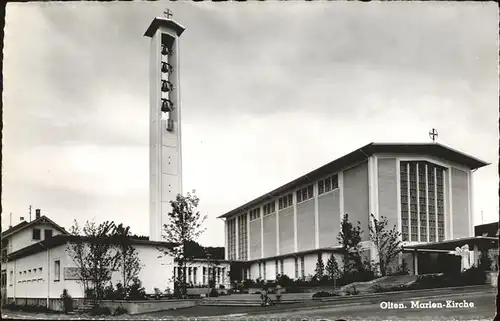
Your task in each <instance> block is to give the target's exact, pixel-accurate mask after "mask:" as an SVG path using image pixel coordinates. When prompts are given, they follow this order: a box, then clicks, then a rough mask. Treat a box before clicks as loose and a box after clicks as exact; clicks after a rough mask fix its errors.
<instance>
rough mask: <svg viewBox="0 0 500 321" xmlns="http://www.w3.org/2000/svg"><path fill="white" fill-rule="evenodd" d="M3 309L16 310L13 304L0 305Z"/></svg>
mask: <svg viewBox="0 0 500 321" xmlns="http://www.w3.org/2000/svg"><path fill="white" fill-rule="evenodd" d="M2 308H3V309H6V310H11V311H16V310H17V309H18V307H17V305H16V304H15V303H14V302H9V303H7V304H4V305H2Z"/></svg>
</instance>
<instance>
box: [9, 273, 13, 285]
mask: <svg viewBox="0 0 500 321" xmlns="http://www.w3.org/2000/svg"><path fill="white" fill-rule="evenodd" d="M13 284H14V271H10V272H9V286H12V285H13Z"/></svg>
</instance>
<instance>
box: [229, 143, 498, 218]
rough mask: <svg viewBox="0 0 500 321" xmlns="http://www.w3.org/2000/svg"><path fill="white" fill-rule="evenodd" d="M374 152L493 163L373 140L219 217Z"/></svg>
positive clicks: (431, 146)
mask: <svg viewBox="0 0 500 321" xmlns="http://www.w3.org/2000/svg"><path fill="white" fill-rule="evenodd" d="M374 154H408V155H425V156H434V157H437V158H440V159H444V160H447V161H450V162H453V163H456V164H459V165H461V166H464V167H467V168H470V169H471V170H474V169H478V168H481V167H483V166H486V165H489V163H487V162H485V161H482V160H480V159H477V158H475V157H473V156H470V155H467V154H465V153H463V152H460V151H457V150H455V149H452V148H450V147H448V146H445V145H442V144H439V143H370V144H368V145H365V146H363V147H361V148H358V149H356V150H355V151H353V152H351V153H349V154H347V155H344V156H342V157H340V158H337V159H335V160H333V161H331V162H330V163H328V164H326V165H323V166H321V167H319V168H317V169H315V170H313V171H311V172H309V173H307V174H305V175H302V176H300V177H299V178H297V179H295V180H293V181H291V182H289V183H286V184H285V185H282V186H280V187H278V188H276V189H274V190H273V191H270V192H269V193H267V194H264V195H262V196H260V197H258V198H256V199H254V200H252V201H250V202H247V203H246V204H244V205H242V206H239V207H237V208H235V209H233V210H231V211H229V212H227V213H226V214H223V215H221V216H219V218H227V217H229V216H232V215H234V214H238V213H241V212H242V211H247V210H250V209H252V207H254V206H257V205H258V204H260V203H262V202H265V201H270V200H271V199H273V198H274V197H276V196H279V195H281V194H282V193H285V192H289V191H290V190H292V189H294V188H296V187H299V186H300V185H304V184H308V183H312V182H314V181H316V180H317V179H320V178H321V177H323V176H325V175H328V174H329V173H335V172H338V171H341V170H343V169H345V168H348V167H351V166H353V165H356V164H361V163H363V162H365V161H367V159H368V157H370V156H372V155H374Z"/></svg>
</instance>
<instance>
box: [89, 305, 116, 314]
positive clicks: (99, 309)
mask: <svg viewBox="0 0 500 321" xmlns="http://www.w3.org/2000/svg"><path fill="white" fill-rule="evenodd" d="M89 314H90V315H92V316H96V315H111V309H110V308H108V307H99V306H98V307H95V308H93V309H92V310H90V311H89Z"/></svg>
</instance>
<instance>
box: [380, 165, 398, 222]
mask: <svg viewBox="0 0 500 321" xmlns="http://www.w3.org/2000/svg"><path fill="white" fill-rule="evenodd" d="M397 170H398V168H397V162H396V159H395V158H387V159H384V158H379V159H378V201H379V208H378V211H379V217H382V216H384V217H386V218H387V221H388V224H387V227H388V228H389V229H392V228H393V227H394V226H396V227H397V224H398V219H399V218H398V202H399V200H398V194H397V179H396V173H397Z"/></svg>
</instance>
